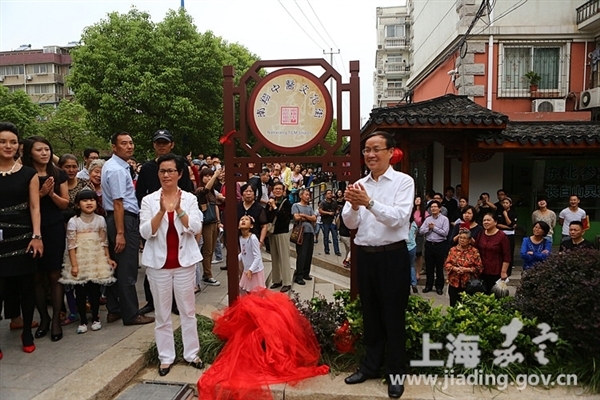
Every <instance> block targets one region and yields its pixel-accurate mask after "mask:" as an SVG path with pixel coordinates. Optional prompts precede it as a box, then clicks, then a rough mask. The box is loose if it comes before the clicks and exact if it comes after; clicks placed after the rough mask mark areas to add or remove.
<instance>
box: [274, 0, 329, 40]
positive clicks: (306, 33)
mask: <svg viewBox="0 0 600 400" xmlns="http://www.w3.org/2000/svg"><path fill="white" fill-rule="evenodd" d="M277 1H278V2H279V4H280V5H281V7H283V9H284V10H285V12H286V13H288V15H289V16H290V18H291V19H293V20H294V22H295V23H296V25H298V27H299V28H300V29H302V32H304V34H305V35H306V36H308V38H309V39H310V40H312V42H313V43H314V44H315V45H316V46H317V47H318V48H319V49H321V50H322V49H323V47H322V46H321V45H319V43H317V42H316V41H315V39H313V38H312V36H310V35H309V34H308V32H306V31H305V30H304V28H303V27H302V25H300V24H299V23H298V21H296V18H294V16H293V15H292V14H291V13H290V12H289V11H288V9H287V8H285V6H284V5H283V3H282V2H281V0H277Z"/></svg>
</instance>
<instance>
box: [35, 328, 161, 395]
mask: <svg viewBox="0 0 600 400" xmlns="http://www.w3.org/2000/svg"><path fill="white" fill-rule="evenodd" d="M153 341H154V324H148V325H146V326H143V327H141V328H140V329H138V330H136V331H135V332H133V333H132V334H131V335H129V336H127V337H126V338H124V339H123V340H121V341H120V342H118V343H117V344H115V345H114V346H112V347H111V348H109V349H108V350H106V351H105V352H103V353H102V354H100V355H99V356H98V357H96V358H94V359H93V360H91V361H90V362H88V363H86V364H85V365H83V366H82V367H81V368H79V369H77V370H76V371H74V372H72V373H71V374H69V375H67V376H65V377H64V378H63V379H61V380H60V381H58V382H56V383H55V384H54V385H52V386H51V387H49V388H48V389H46V390H44V391H43V392H42V393H40V394H39V395H38V396H36V397H34V399H35V400H56V399H77V400H80V399H81V400H84V399H85V400H109V399H112V398H113V397H114V396H115V395H116V394H117V393H118V392H119V391H120V390H121V389H122V388H123V387H125V386H126V385H127V384H128V383H129V382H130V381H131V380H132V379H133V378H135V377H136V376H137V375H138V374H139V373H140V371H141V370H142V369H144V367H145V366H146V363H145V359H144V357H145V353H146V351H147V350H148V348H149V347H150V345H151V344H152V342H153Z"/></svg>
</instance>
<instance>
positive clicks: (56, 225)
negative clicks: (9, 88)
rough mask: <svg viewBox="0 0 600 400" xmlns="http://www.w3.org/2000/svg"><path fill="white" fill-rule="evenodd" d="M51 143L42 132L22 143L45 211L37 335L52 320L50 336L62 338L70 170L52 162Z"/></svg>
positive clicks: (37, 280)
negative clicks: (48, 299)
mask: <svg viewBox="0 0 600 400" xmlns="http://www.w3.org/2000/svg"><path fill="white" fill-rule="evenodd" d="M52 156H53V152H52V146H51V145H50V142H48V140H46V139H45V138H43V137H41V136H32V137H29V138H28V139H27V140H25V143H24V146H23V158H22V160H23V165H26V166H28V167H32V168H34V169H35V170H36V172H37V176H38V178H39V181H40V188H39V196H40V210H41V215H42V223H41V231H42V237H43V239H42V241H43V243H44V249H45V250H46V251H45V252H44V255H43V256H42V257H41V258H40V260H39V262H38V272H37V273H36V275H35V292H36V293H35V294H36V305H37V309H38V312H39V313H40V317H41V321H40V326H39V328H38V329H37V330H36V331H35V337H36V338H41V337H44V336H46V334H47V333H48V330H49V329H50V322H52V327H51V333H50V339H51V340H52V341H53V342H56V341H59V340H60V339H62V327H61V324H60V322H61V321H60V312H61V310H62V307H63V298H64V288H63V285H62V284H61V283H59V282H58V279H59V278H60V273H61V270H62V263H63V256H64V253H65V240H66V228H65V223H64V217H63V215H62V211H61V210H65V209H66V208H67V207H68V206H69V188H68V183H67V179H68V178H67V174H65V172H64V171H63V170H61V169H59V168H57V167H55V166H54V164H52ZM46 278H47V279H48V282H49V283H50V297H51V298H52V319H50V314H49V313H48V307H47V305H46V290H45V287H44V281H45V280H46Z"/></svg>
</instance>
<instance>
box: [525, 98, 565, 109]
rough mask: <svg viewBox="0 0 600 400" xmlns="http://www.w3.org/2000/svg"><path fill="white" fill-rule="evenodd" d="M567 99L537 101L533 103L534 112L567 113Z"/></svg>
mask: <svg viewBox="0 0 600 400" xmlns="http://www.w3.org/2000/svg"><path fill="white" fill-rule="evenodd" d="M565 103H566V101H565V99H536V100H533V101H532V102H531V111H533V112H565Z"/></svg>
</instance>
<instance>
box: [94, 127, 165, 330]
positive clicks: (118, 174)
mask: <svg viewBox="0 0 600 400" xmlns="http://www.w3.org/2000/svg"><path fill="white" fill-rule="evenodd" d="M111 143H112V150H113V155H112V157H111V158H110V159H109V160H108V161H107V162H106V164H104V167H103V168H102V205H103V207H104V209H105V210H106V213H107V216H106V225H107V227H106V228H107V235H108V246H109V251H110V256H111V258H112V259H113V260H115V261H116V262H117V269H116V270H115V276H116V278H117V283H115V284H114V285H112V286H109V287H108V290H107V293H106V308H107V309H108V317H107V322H114V321H116V320H118V319H119V318H121V317H122V318H123V324H124V325H140V324H148V323H151V322H154V318H151V317H146V316H145V315H143V314H139V313H138V298H137V292H136V289H135V284H136V282H137V273H138V257H139V254H138V252H139V244H140V233H139V216H138V214H139V212H140V209H139V206H138V202H137V199H136V197H135V189H134V187H133V180H132V179H131V174H130V173H129V164H127V160H129V159H130V158H131V157H132V156H133V149H134V147H135V146H134V145H133V140H132V139H131V136H129V133H127V132H118V133H115V134H114V135H113V136H112V138H111Z"/></svg>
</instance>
